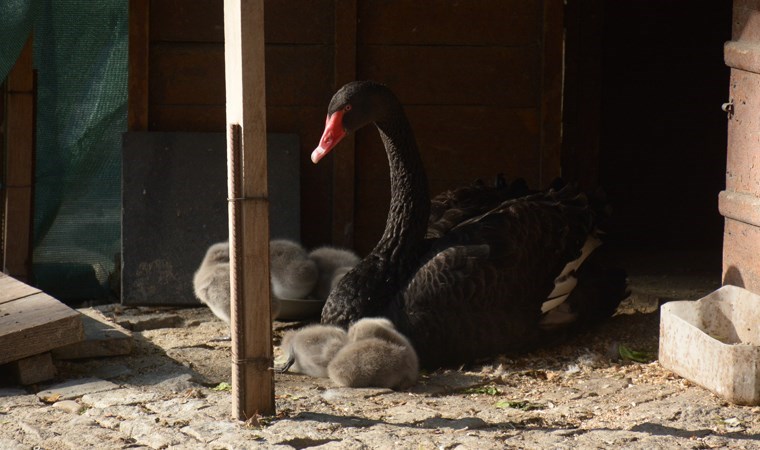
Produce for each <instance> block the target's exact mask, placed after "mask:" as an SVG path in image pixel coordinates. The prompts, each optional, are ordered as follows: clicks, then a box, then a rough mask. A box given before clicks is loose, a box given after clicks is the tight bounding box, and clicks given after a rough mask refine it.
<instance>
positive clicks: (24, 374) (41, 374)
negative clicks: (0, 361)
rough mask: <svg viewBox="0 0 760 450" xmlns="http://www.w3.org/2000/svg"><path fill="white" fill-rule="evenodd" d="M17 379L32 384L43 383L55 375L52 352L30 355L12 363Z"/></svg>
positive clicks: (20, 382)
mask: <svg viewBox="0 0 760 450" xmlns="http://www.w3.org/2000/svg"><path fill="white" fill-rule="evenodd" d="M11 367H12V368H13V373H14V375H15V376H16V381H18V382H19V384H23V385H25V386H26V385H30V384H35V383H41V382H43V381H47V380H50V379H52V378H53V377H55V366H54V365H53V357H52V356H51V355H50V352H45V353H41V354H39V355H34V356H29V357H27V358H23V359H19V360H18V361H14V362H12V363H11Z"/></svg>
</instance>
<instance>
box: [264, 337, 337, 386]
mask: <svg viewBox="0 0 760 450" xmlns="http://www.w3.org/2000/svg"><path fill="white" fill-rule="evenodd" d="M345 344H346V331H345V330H343V329H342V328H340V327H336V326H333V325H309V326H307V327H304V328H301V329H300V330H297V331H291V332H289V333H287V334H285V336H284V337H283V338H282V349H283V350H284V353H285V354H286V355H287V358H288V360H287V362H286V363H285V365H284V366H283V367H280V368H278V369H277V370H278V371H280V372H287V371H288V370H291V371H293V372H297V373H302V374H305V375H310V376H313V377H321V378H325V377H327V364H328V363H329V362H330V360H332V359H333V357H334V356H335V354H336V353H337V352H338V350H340V349H341V348H342V347H343V346H344V345H345Z"/></svg>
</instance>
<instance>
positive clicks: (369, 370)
mask: <svg viewBox="0 0 760 450" xmlns="http://www.w3.org/2000/svg"><path fill="white" fill-rule="evenodd" d="M327 373H328V375H329V376H330V379H331V380H332V381H333V382H334V383H336V384H338V385H341V386H347V387H381V388H391V389H403V388H407V387H409V386H412V385H413V384H414V383H416V382H417V376H418V375H419V361H418V359H417V354H416V353H415V351H414V348H413V346H412V344H411V343H410V342H409V341H408V340H407V339H406V338H405V337H404V336H403V335H401V333H399V332H398V331H396V329H395V327H394V326H393V324H392V323H391V322H390V321H389V320H388V319H385V318H364V319H360V320H358V321H357V322H355V323H354V324H352V325H351V326H350V327H349V328H348V343H347V344H346V346H345V347H343V348H342V349H340V351H339V352H338V353H337V354H336V355H335V357H334V358H333V359H332V361H330V363H329V364H328V365H327Z"/></svg>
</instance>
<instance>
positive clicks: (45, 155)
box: [0, 0, 128, 300]
mask: <svg viewBox="0 0 760 450" xmlns="http://www.w3.org/2000/svg"><path fill="white" fill-rule="evenodd" d="M3 1H4V2H7V1H8V0H3ZM10 3H11V4H14V5H16V8H15V9H14V10H17V11H26V13H24V14H26V17H25V18H24V20H16V22H19V23H27V22H28V21H29V20H30V18H29V15H34V17H33V23H34V61H35V68H36V69H37V95H38V97H37V130H36V139H37V141H36V152H37V154H36V168H35V171H36V172H35V174H36V180H35V198H34V232H33V239H34V242H33V244H34V251H33V257H32V262H33V273H34V284H35V285H36V286H37V287H39V288H40V289H43V290H45V291H46V292H49V293H50V294H52V295H54V296H57V297H58V298H61V299H64V300H85V299H102V298H107V297H108V296H109V293H110V290H109V276H112V274H113V273H114V271H115V270H116V269H115V267H114V266H115V264H114V258H115V256H116V255H117V253H118V252H119V247H120V223H121V222H120V216H121V194H120V187H121V157H120V154H121V153H120V151H121V133H122V132H124V131H125V130H126V117H127V42H128V0H98V1H92V0H27V1H22V0H11V1H10ZM6 5H7V3H6ZM30 5H31V6H30ZM5 21H6V15H5V14H2V13H0V30H2V31H1V32H0V33H2V34H0V41H5V39H4V38H12V39H14V40H17V41H20V42H21V45H23V43H24V41H25V39H26V37H27V36H26V35H24V36H21V35H20V32H19V35H16V34H12V33H11V32H6V30H8V28H6V26H5ZM25 21H26V22H25ZM7 34H11V36H10V37H9V36H7ZM8 45H9V46H11V45H10V44H8ZM14 48H15V46H14ZM19 48H20V47H19ZM17 54H18V53H16V56H17ZM9 57H13V55H12V54H11V53H6V52H5V50H4V49H3V54H2V55H0V59H2V61H0V70H1V69H2V68H3V67H5V66H6V65H8V62H7V59H8V58H9ZM13 61H15V57H14V58H13ZM11 66H12V63H11ZM0 75H2V76H3V77H4V76H5V75H6V73H3V72H0Z"/></svg>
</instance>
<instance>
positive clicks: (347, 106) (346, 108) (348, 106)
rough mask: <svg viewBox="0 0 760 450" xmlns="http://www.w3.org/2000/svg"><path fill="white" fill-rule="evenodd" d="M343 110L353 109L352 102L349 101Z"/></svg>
mask: <svg viewBox="0 0 760 450" xmlns="http://www.w3.org/2000/svg"><path fill="white" fill-rule="evenodd" d="M343 111H351V104H350V103H349V104H348V105H346V106H344V107H343Z"/></svg>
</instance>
